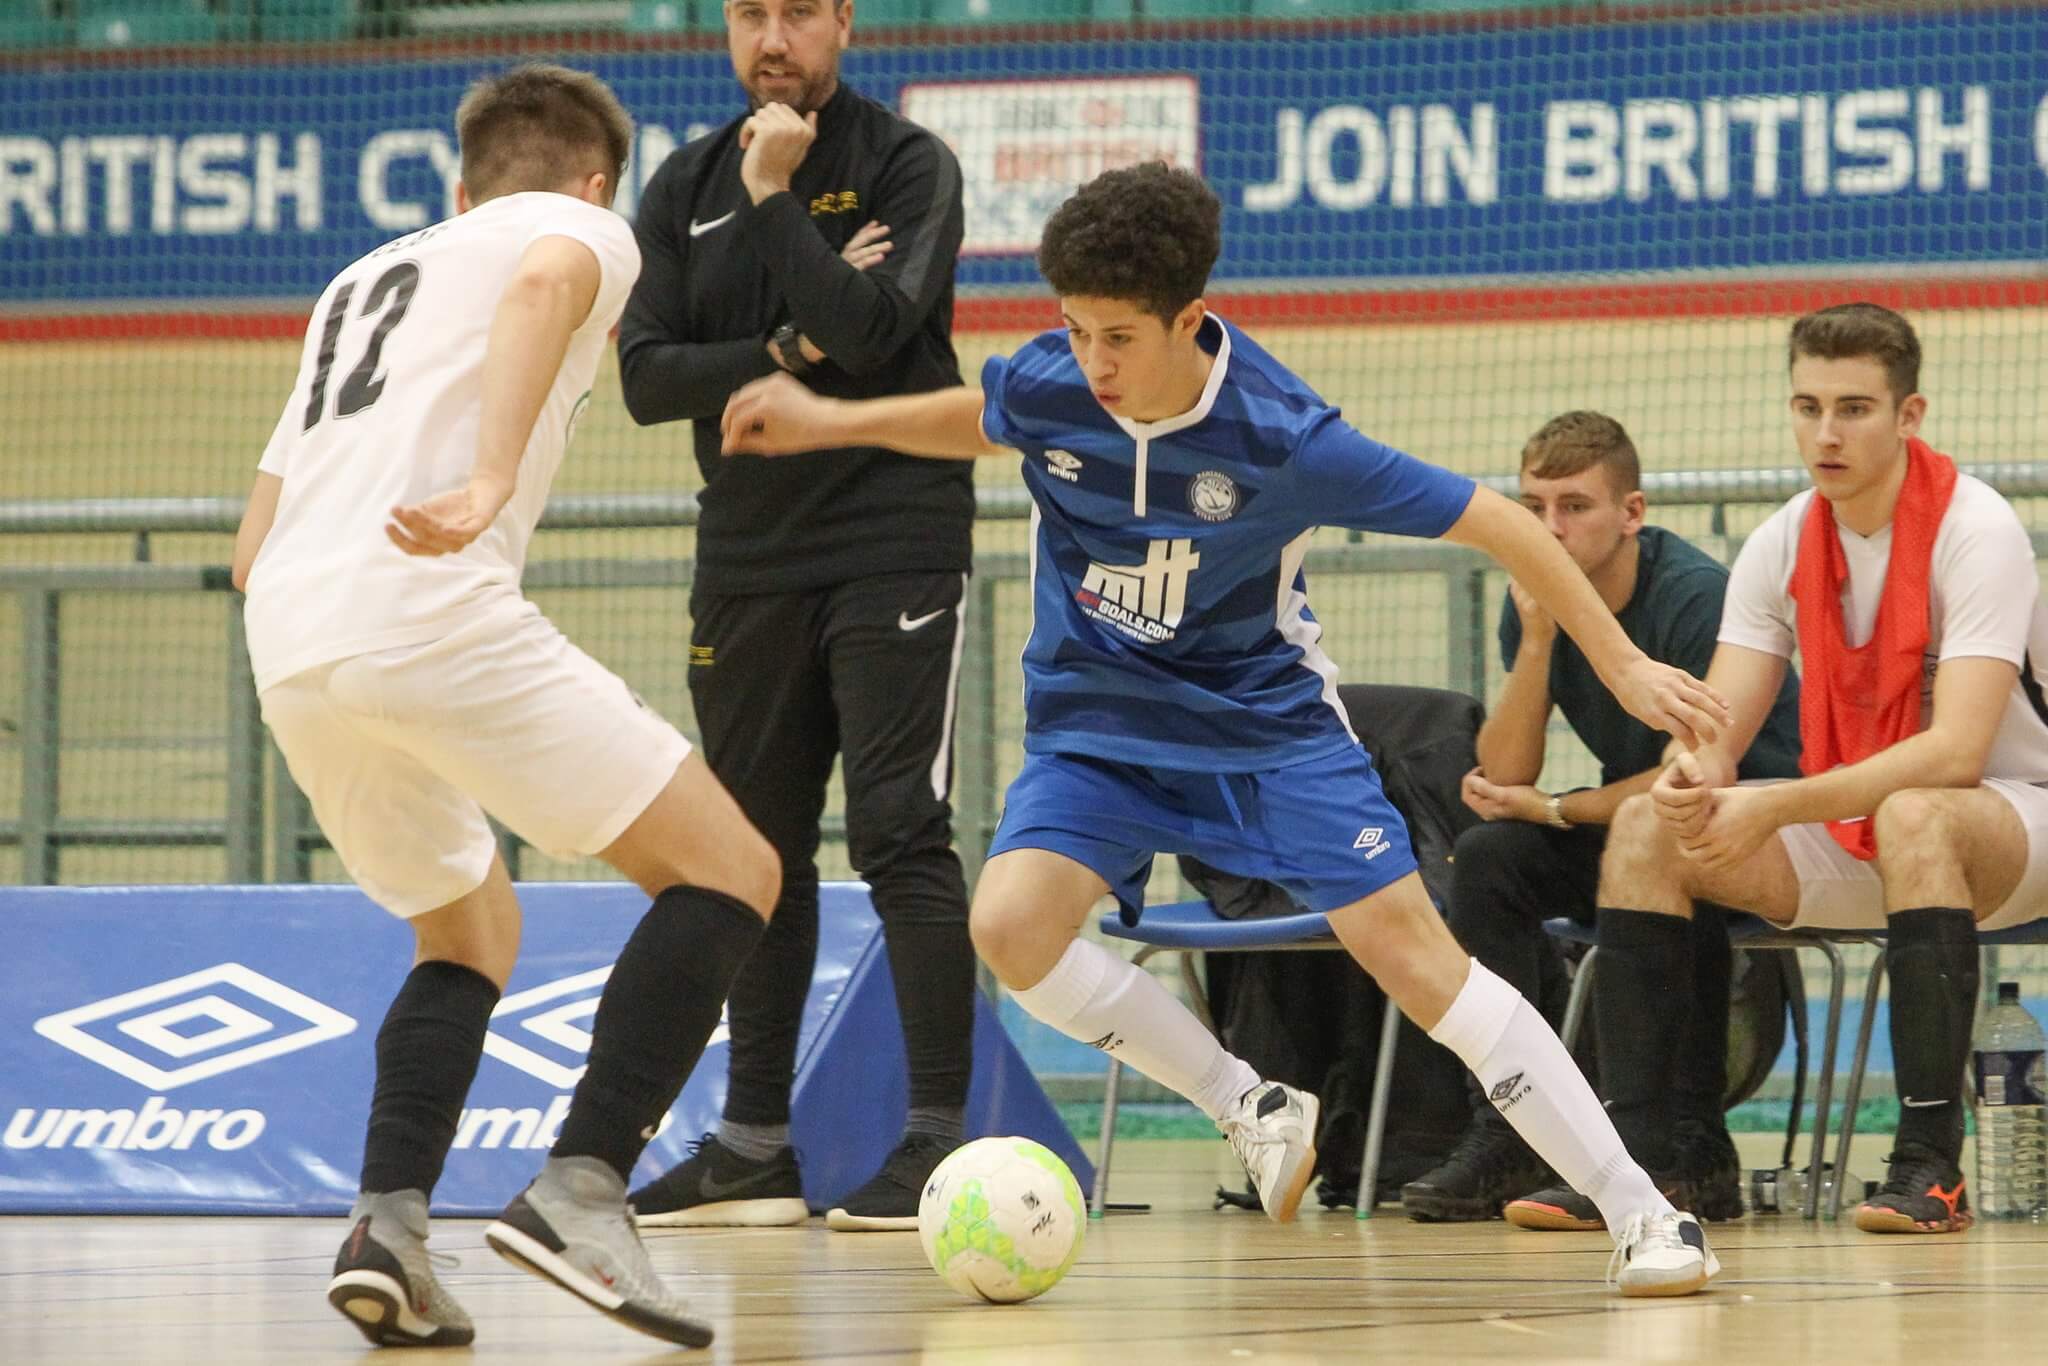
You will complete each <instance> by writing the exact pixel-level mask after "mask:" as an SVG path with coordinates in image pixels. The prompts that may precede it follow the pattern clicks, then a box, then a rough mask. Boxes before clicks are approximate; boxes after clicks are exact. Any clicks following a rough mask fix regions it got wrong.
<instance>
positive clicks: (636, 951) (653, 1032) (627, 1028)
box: [554, 887, 763, 1182]
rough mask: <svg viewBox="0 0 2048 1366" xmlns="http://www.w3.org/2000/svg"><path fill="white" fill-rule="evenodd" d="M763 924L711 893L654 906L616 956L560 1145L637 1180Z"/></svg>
mask: <svg viewBox="0 0 2048 1366" xmlns="http://www.w3.org/2000/svg"><path fill="white" fill-rule="evenodd" d="M762 924H763V922H762V920H761V917H760V916H758V915H756V914H754V912H753V911H752V910H751V909H749V908H748V907H747V905H746V903H744V902H742V901H740V900H738V899H737V898H734V897H730V896H727V895H725V893H723V892H714V891H712V890H710V889H709V888H706V887H671V888H669V889H668V890H667V891H665V892H663V893H662V894H661V895H660V896H658V897H656V898H655V899H654V905H653V906H652V907H650V908H649V909H648V912H647V914H646V915H645V916H643V917H642V918H641V920H640V925H639V927H638V928H637V929H635V930H634V931H633V937H632V938H631V939H628V940H627V941H626V947H625V948H623V949H621V950H620V951H619V960H618V962H617V963H615V964H613V966H612V975H611V977H610V978H609V979H608V980H607V981H606V982H605V984H604V995H603V996H601V997H599V998H598V1002H597V1018H596V1019H595V1020H594V1021H593V1022H592V1023H591V1028H590V1065H589V1066H588V1067H587V1068H586V1069H585V1070H584V1073H583V1080H581V1081H580V1082H578V1083H577V1084H576V1094H575V1096H574V1097H573V1098H572V1099H571V1100H570V1102H569V1114H568V1117H567V1118H566V1119H564V1120H563V1121H562V1136H561V1138H560V1139H558V1140H557V1141H556V1143H555V1147H554V1155H555V1156H556V1157H595V1158H599V1159H601V1160H602V1161H604V1162H607V1163H609V1164H610V1165H611V1167H612V1169H613V1170H614V1171H616V1172H618V1174H619V1176H620V1177H621V1179H623V1180H626V1181H628V1182H630V1181H631V1180H632V1176H633V1164H634V1163H636V1162H638V1161H639V1160H640V1153H641V1151H642V1150H643V1149H645V1148H646V1146H647V1142H648V1139H649V1138H651V1137H652V1136H653V1134H654V1129H655V1126H657V1125H659V1124H660V1123H661V1117H662V1116H663V1115H665V1114H667V1113H668V1107H669V1106H671V1105H673V1104H674V1103H675V1099H676V1093H677V1092H678V1091H680V1090H682V1088H683V1082H684V1081H686V1080H687V1079H688V1078H689V1075H690V1069H692V1068H693V1067H695V1066H696V1065H697V1059H698V1058H699V1057H700V1056H702V1054H703V1052H704V1042H705V1040H707V1039H709V1038H710V1037H711V1031H712V1030H713V1029H715V1028H717V1027H718V1016H719V1012H720V1011H721V1010H722V1009H723V1008H724V1006H725V996H726V992H727V991H729V990H730V989H731V987H732V979H733V978H734V977H735V976H736V975H738V973H739V970H740V966H741V965H742V964H743V963H745V962H746V961H747V955H748V954H750V953H752V952H753V949H754V944H755V942H756V941H757V940H759V939H760V937H761V929H762Z"/></svg>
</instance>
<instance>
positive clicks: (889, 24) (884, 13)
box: [853, 0, 931, 31]
mask: <svg viewBox="0 0 2048 1366" xmlns="http://www.w3.org/2000/svg"><path fill="white" fill-rule="evenodd" d="M930 22H931V15H930V7H929V6H928V5H927V4H926V0H854V4H853V27H854V29H855V31H859V30H860V29H863V28H867V29H877V28H907V27H909V26H910V25H912V24H928V23H930Z"/></svg>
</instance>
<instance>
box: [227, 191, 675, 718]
mask: <svg viewBox="0 0 2048 1366" xmlns="http://www.w3.org/2000/svg"><path fill="white" fill-rule="evenodd" d="M543 237H569V238H573V239H575V240H576V241H578V242H581V243H583V244H584V245H585V246H587V247H589V248H590V250H591V252H592V253H593V254H594V255H595V256H596V257H597V262H598V267H599V271H600V280H599V284H598V290H597V296H596V298H595V299H594V301H593V302H592V304H591V308H590V316H589V317H588V318H587V319H585V320H584V323H583V325H582V326H581V327H579V328H577V330H576V332H575V335H574V336H573V337H571V338H570V341H569V350H568V354H567V355H566V356H565V357H564V358H563V360H562V368H561V371H560V373H558V374H557V375H556V377H555V383H554V387H553V388H552V389H550V390H549V391H548V397H547V402H546V403H545V404H544V405H543V406H542V408H541V411H540V417H539V419H538V420H537V421H536V422H535V423H534V427H533V437H532V439H531V440H530V441H529V442H528V443H527V447H526V452H525V455H524V456H523V457H522V458H521V460H520V463H519V482H518V488H517V489H516V491H515V492H514V493H513V495H512V499H511V501H510V502H508V503H507V504H506V505H505V508H504V510H503V511H502V512H500V513H499V514H498V518H497V520H496V521H495V522H493V523H492V524H491V525H490V527H489V528H488V529H487V530H486V531H485V532H484V533H483V535H481V536H479V537H477V539H476V540H475V541H473V542H471V543H470V544H469V545H468V546H467V547H466V548H465V549H464V550H463V551H462V552H461V553H460V554H456V555H441V556H426V557H418V556H411V555H407V554H406V553H404V552H403V551H401V550H399V549H398V547H397V546H395V545H393V544H392V543H391V541H390V540H389V539H388V538H387V537H386V535H385V534H384V526H385V523H386V522H387V521H388V520H389V515H390V509H391V508H393V507H394V506H400V505H405V504H411V503H418V502H421V501H424V500H425V499H427V498H429V497H431V496H433V495H434V494H437V493H442V492H445V491H447V490H450V489H455V488H460V487H461V486H462V485H463V484H464V483H465V482H466V481H467V480H468V478H469V473H470V469H471V467H472V465H473V464H474V463H475V459H476V444H477V431H478V426H479V424H480V422H481V419H482V416H483V369H484V349H485V346H486V344H487V342H488V340H489V337H490V331H491V323H492V319H493V317H494V316H495V314H496V311H497V306H498V300H499V298H500V297H501V296H502V295H503V293H504V289H505V286H506V285H507V284H508V283H509V282H510V280H511V278H512V274H513V271H514V269H515V268H516V267H517V266H518V264H519V261H520V258H521V257H522V256H523V255H525V253H526V250H527V248H528V247H529V246H531V245H532V244H533V243H534V242H535V241H537V240H539V239H540V238H543ZM639 274H640V249H639V246H638V244H637V243H636V242H635V241H634V240H633V230H632V228H631V227H630V226H629V225H628V224H627V222H626V221H625V220H624V219H623V218H621V217H619V215H617V214H615V213H613V212H611V211H610V210H609V209H602V208H598V207H597V206H595V205H592V204H587V203H585V202H584V201H582V200H580V199H576V198H574V197H572V196H570V195H565V194H553V193H546V192H530V193H522V194H509V195H504V196H501V197H499V198H496V199H491V200H487V201H485V202H484V203H482V204H480V205H478V206H477V207H476V208H474V209H472V210H470V211H469V212H468V213H465V214H460V215H458V216H456V217H454V218H450V219H448V220H446V221H445V222H441V223H437V224H435V225H434V226H433V227H430V228H424V229H422V230H421V231H419V232H416V233H413V234H411V235H410V236H406V237H401V238H399V239H398V240H397V241H395V242H391V243H387V244H386V245H384V246H381V247H379V248H377V250H375V251H373V252H371V253H370V254H369V255H367V256H365V257H363V258H362V259H361V260H359V261H357V262H356V263H355V264H354V265H351V266H350V267H349V268H348V269H346V270H344V271H342V272H341V274H339V275H338V276H336V277H335V279H334V282H333V283H332V284H330V285H328V286H327V289H326V290H325V291H324V292H323V293H322V294H321V296H320V302H319V304H318V305H317V306H316V307H315V308H314V310H313V320H312V324H311V326H310V327H309V329H308V331H307V335H306V344H305V350H304V353H303V355H302V357H301V359H300V362H299V377H298V381H297V383H295V384H294V385H293V386H292V394H291V399H290V401H289V402H288V403H287V404H286V405H285V410H284V414H283V416H281V417H280V418H279V419H278V423H277V429H276V431H275V432H274V433H273V434H272V435H271V438H270V444H269V446H268V447H266V448H265V450H264V452H263V459H262V462H261V463H260V464H259V465H258V468H259V469H261V470H263V471H265V472H267V473H270V474H274V475H277V476H279V477H280V478H281V479H283V481H284V487H283V491H282V493H281V494H280V496H279V499H278V505H277V518H276V520H275V522H274V523H273V524H272V526H271V529H270V534H269V535H268V536H267V537H266V538H265V539H264V542H263V548H262V550H261V551H260V552H259V553H258V554H257V556H256V562H255V564H254V566H253V567H252V568H251V570H250V573H249V598H248V607H247V610H246V614H245V617H246V620H247V622H248V628H249V655H250V660H251V662H252V663H253V665H254V666H255V674H256V686H257V687H258V689H262V688H266V687H268V686H270V685H271V684H272V683H275V682H278V681H279V680H281V679H285V678H289V677H291V676H292V675H293V674H296V673H299V672H301V671H303V670H306V669H309V668H312V667H314V666H315V665H319V664H326V663H329V662H332V661H334V660H337V659H344V658H348V657H349V656H352V655H359V654H364V653H367V652H369V651H372V650H382V649H389V648H392V647H395V646H400V645H410V644H417V643H419V642H421V641H426V640H431V639H434V638H436V637H439V636H441V635H444V634H446V633H447V632H448V631H449V630H450V629H452V628H453V627H454V626H455V625H456V624H458V623H459V622H461V621H463V620H466V619H468V618H469V617H471V616H472V615H474V614H475V613H476V612H478V611H480V610H485V609H487V608H490V607H491V606H493V605H494V604H502V605H510V606H513V607H517V606H518V605H519V604H520V602H521V598H520V590H519V576H520V572H521V570H522V569H523V568H524V567H525V563H526V547H527V543H528V542H529V541H530V540H531V539H532V536H533V528H534V525H535V523H537V522H538V521H539V520H540V514H541V510H542V508H543V507H544V506H545V505H546V503H547V497H548V486H549V485H550V484H552V483H553V482H554V477H555V471H556V469H557V468H559V467H560V465H561V463H562V453H563V451H564V450H565V449H566V448H567V446H568V443H569V437H570V434H571V432H572V430H573V429H574V427H575V423H576V419H577V417H578V416H579V415H580V414H581V413H582V410H583V405H584V403H585V402H586V401H587V400H588V399H589V397H590V387H591V381H592V380H593V379H594V378H595V377H596V374H597V365H598V360H599V357H600V356H601V355H602V353H603V350H604V347H605V345H606V343H607V341H608V339H609V336H610V333H611V330H612V327H613V325H614V324H616V323H617V322H618V319H619V314H620V313H621V312H622V311H623V310H624V308H625V306H626V296H627V294H628V293H629V292H630V291H631V290H632V288H633V282H634V280H635V279H637V278H638V277H639Z"/></svg>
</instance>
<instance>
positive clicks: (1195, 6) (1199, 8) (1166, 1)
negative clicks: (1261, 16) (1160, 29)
mask: <svg viewBox="0 0 2048 1366" xmlns="http://www.w3.org/2000/svg"><path fill="white" fill-rule="evenodd" d="M1249 5H1250V0H1138V6H1139V10H1140V12H1141V13H1142V14H1143V15H1144V17H1145V18H1147V19H1242V18H1244V16H1245V15H1246V13H1247V12H1248V11H1249Z"/></svg>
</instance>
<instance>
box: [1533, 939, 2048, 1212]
mask: <svg viewBox="0 0 2048 1366" xmlns="http://www.w3.org/2000/svg"><path fill="white" fill-rule="evenodd" d="M1544 928H1545V929H1546V930H1548V931H1549V932H1550V935H1551V937H1552V938H1554V939H1561V940H1563V941H1565V942H1566V943H1572V944H1585V945H1587V946H1588V948H1587V950H1586V954H1585V956H1584V957H1583V958H1581V959H1580V960H1579V970H1578V973H1577V974H1576V975H1575V976H1574V977H1573V978H1572V990H1571V995H1570V997H1569V998H1568V999H1567V1000H1566V1003H1565V1010H1564V1026H1563V1028H1561V1029H1560V1030H1558V1034H1559V1035H1560V1036H1561V1037H1562V1038H1563V1039H1564V1045H1565V1047H1566V1048H1570V1047H1571V1046H1572V1044H1573V1043H1574V1042H1575V1041H1576V1040H1577V1039H1578V1036H1579V1026H1580V1024H1581V1023H1582V1022H1583V1021H1584V1019H1585V1015H1586V1002H1587V998H1588V997H1589V996H1590V995H1591V991H1592V986H1593V970H1594V966H1595V964H1596V963H1597V961H1598V959H1599V956H1600V949H1599V936H1598V934H1597V932H1596V931H1595V930H1594V928H1593V927H1592V926H1590V925H1581V924H1579V923H1578V922H1577V921H1575V920H1566V919H1558V920H1552V921H1549V922H1547V923H1546V924H1545V925H1544ZM1728 939H1729V942H1731V943H1733V944H1735V945H1736V946H1738V947H1740V948H1745V949H1772V950H1779V951H1783V952H1788V953H1796V952H1797V951H1799V950H1800V949H1815V950H1818V951H1819V952H1820V953H1821V954H1823V955H1824V956H1825V957H1826V958H1827V960H1828V1013H1827V1023H1826V1025H1825V1026H1824V1027H1823V1030H1822V1033H1823V1034H1824V1036H1825V1037H1824V1038H1823V1040H1822V1044H1821V1055H1820V1076H1819V1078H1818V1080H1817V1081H1816V1082H1815V1085H1814V1090H1813V1101H1814V1107H1813V1150H1812V1155H1811V1156H1810V1158H1809V1159H1808V1162H1807V1169H1806V1208H1805V1209H1804V1210H1803V1211H1802V1213H1803V1214H1804V1216H1805V1217H1806V1218H1808V1219H1815V1218H1818V1217H1819V1212H1820V1187H1821V1181H1822V1176H1823V1173H1824V1171H1825V1166H1824V1163H1823V1158H1824V1156H1825V1154H1826V1151H1827V1137H1828V1103H1829V1101H1830V1100H1831V1099H1832V1092H1833V1090H1834V1080H1835V1049H1836V1046H1837V1044H1838V1043H1839V1042H1840V1040H1841V1036H1842V996H1843V991H1844V988H1845V987H1846V985H1847V977H1848V970H1847V968H1846V966H1845V965H1844V964H1843V962H1842V950H1841V945H1843V944H1868V943H1873V942H1875V940H1876V936H1875V935H1873V934H1867V933H1864V932H1862V931H1855V930H1787V929H1781V928H1780V927H1778V926H1776V925H1773V924H1771V923H1770V922H1769V921H1767V920H1761V919H1759V918H1757V917H1756V916H1753V915H1735V916H1731V917H1730V919H1729V922H1728ZM2044 942H2048V941H2044ZM1883 967H1884V957H1883V955H1882V954H1880V955H1879V956H1878V965H1877V967H1876V968H1874V969H1873V970H1872V972H1871V976H1870V985H1869V988H1868V991H1867V992H1866V994H1865V997H1864V1011H1863V1027H1862V1036H1861V1044H1860V1047H1861V1048H1862V1049H1863V1050H1867V1049H1868V1047H1869V1042H1870V1019H1871V1013H1872V1012H1871V1005H1872V1003H1874V1001H1875V1000H1876V994H1877V984H1878V981H1879V980H1880V975H1881V973H1882V972H1883ZM1800 1006H1801V1008H1800V1009H1799V1010H1795V1011H1794V1012H1793V1015H1792V1019H1793V1029H1794V1030H1795V1032H1797V1033H1798V1034H1799V1036H1800V1037H1801V1038H1802V1039H1803V1038H1804V1031H1805V1028H1806V1024H1805V1010H1804V1006H1805V1003H1804V1002H1801V1003H1800ZM1861 1072H1862V1053H1860V1052H1859V1054H1858V1060H1857V1066H1856V1068H1855V1069H1854V1070H1852V1072H1851V1074H1850V1081H1849V1092H1848V1097H1847V1099H1848V1103H1849V1113H1848V1116H1847V1118H1846V1119H1845V1120H1844V1121H1843V1126H1842V1128H1843V1133H1842V1136H1841V1146H1840V1148H1839V1149H1837V1152H1836V1158H1835V1170H1836V1171H1838V1172H1839V1171H1846V1170H1847V1167H1846V1166H1844V1162H1845V1161H1846V1159H1847V1158H1848V1154H1849V1135H1850V1133H1851V1132H1852V1131H1853V1130H1854V1128H1855V1107H1856V1101H1857V1098H1858V1093H1859V1092H1860V1091H1861V1089H1862V1081H1863V1078H1862V1075H1861ZM1792 1118H1793V1122H1794V1123H1797V1121H1798V1103H1797V1096H1796V1093H1795V1097H1794V1106H1793V1117H1792ZM1837 1185H1839V1183H1837ZM1841 1201H1842V1193H1841V1191H1840V1190H1839V1189H1837V1190H1836V1192H1835V1198H1834V1204H1833V1208H1832V1209H1831V1210H1830V1212H1829V1215H1828V1217H1829V1218H1830V1219H1832V1218H1833V1217H1834V1212H1833V1211H1834V1210H1839V1209H1840V1208H1841Z"/></svg>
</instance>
